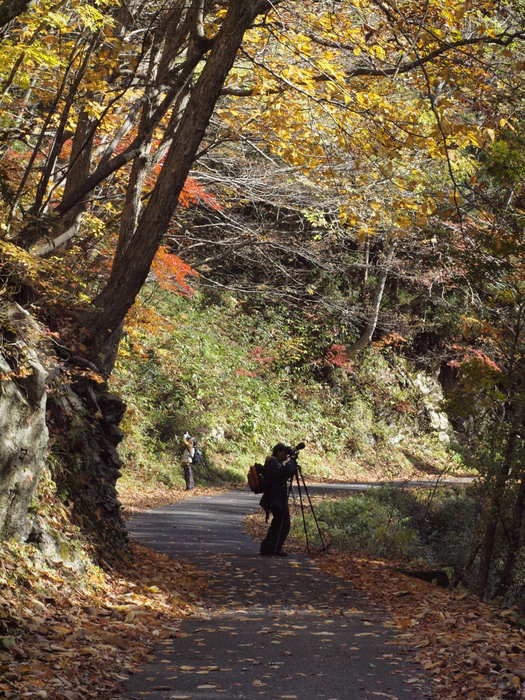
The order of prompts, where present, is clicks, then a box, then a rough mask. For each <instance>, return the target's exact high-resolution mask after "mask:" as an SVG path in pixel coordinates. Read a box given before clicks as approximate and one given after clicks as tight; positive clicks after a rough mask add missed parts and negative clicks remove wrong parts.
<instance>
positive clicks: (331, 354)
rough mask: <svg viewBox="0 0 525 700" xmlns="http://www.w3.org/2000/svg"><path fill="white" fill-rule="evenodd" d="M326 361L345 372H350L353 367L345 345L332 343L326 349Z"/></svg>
mask: <svg viewBox="0 0 525 700" xmlns="http://www.w3.org/2000/svg"><path fill="white" fill-rule="evenodd" d="M326 362H328V364H329V365H332V367H339V368H340V369H344V370H345V371H346V372H351V371H352V370H353V368H354V365H353V362H352V360H351V359H350V358H349V357H348V349H347V347H346V345H340V344H337V343H333V344H332V345H330V347H329V348H328V350H327V351H326Z"/></svg>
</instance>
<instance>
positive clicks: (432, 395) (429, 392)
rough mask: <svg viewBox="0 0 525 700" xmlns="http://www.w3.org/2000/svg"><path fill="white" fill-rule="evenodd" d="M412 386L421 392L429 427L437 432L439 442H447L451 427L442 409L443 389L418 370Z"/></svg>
mask: <svg viewBox="0 0 525 700" xmlns="http://www.w3.org/2000/svg"><path fill="white" fill-rule="evenodd" d="M414 386H415V387H416V389H418V390H419V392H420V393H421V401H422V404H423V407H424V409H425V412H426V415H427V418H428V422H429V425H430V428H431V429H432V430H434V431H435V432H436V433H437V436H438V438H439V440H440V441H441V442H443V443H445V444H448V443H449V442H450V436H451V433H452V427H451V425H450V422H449V420H448V416H447V414H446V413H445V411H444V410H443V390H442V388H441V386H440V384H439V382H438V381H437V380H436V379H434V378H433V377H431V376H430V375H428V374H423V373H422V372H418V374H417V375H416V378H415V379H414Z"/></svg>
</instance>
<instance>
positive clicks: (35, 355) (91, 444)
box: [0, 304, 127, 558]
mask: <svg viewBox="0 0 525 700" xmlns="http://www.w3.org/2000/svg"><path fill="white" fill-rule="evenodd" d="M70 360H71V358H68V357H67V356H66V357H65V358H64V357H63V358H62V360H61V361H59V358H58V357H57V356H56V354H55V353H54V349H53V346H52V344H50V343H49V342H47V341H46V340H45V336H44V334H43V332H42V329H41V328H40V326H39V325H38V324H37V323H36V322H35V321H34V319H33V318H32V317H31V316H30V314H28V313H27V312H26V311H25V310H24V309H22V308H21V307H20V306H18V305H16V304H6V305H4V306H2V307H0V538H2V539H6V538H11V537H13V538H16V539H18V540H20V541H28V542H32V543H33V544H35V545H36V546H39V547H40V548H41V549H42V550H44V549H46V550H47V551H49V550H50V536H49V530H48V528H46V524H45V523H43V522H42V518H41V517H34V516H33V514H32V508H31V504H32V501H33V499H34V498H35V494H36V490H37V486H38V482H39V478H40V476H41V474H42V473H43V471H44V469H45V468H46V466H48V467H49V471H50V473H51V476H52V479H53V480H54V482H55V483H56V487H57V495H58V498H60V499H61V500H62V501H65V502H67V503H68V504H69V505H70V506H71V512H72V513H73V517H74V521H75V524H77V525H78V526H79V527H80V529H81V530H82V532H83V534H84V536H85V538H86V539H87V540H89V541H90V542H91V543H92V544H93V545H94V550H95V551H96V552H98V554H99V555H100V558H105V557H106V556H107V554H108V553H109V552H110V551H111V558H113V557H114V555H115V552H117V553H122V554H126V553H127V534H126V529H125V526H124V523H123V519H122V514H121V509H120V504H119V501H118V498H117V492H116V481H117V479H118V477H119V476H120V466H121V463H120V459H119V457H118V454H117V450H116V446H117V445H118V443H119V442H120V440H121V438H122V433H121V431H120V429H119V427H118V426H119V423H120V420H121V418H122V415H123V413H124V410H125V406H124V404H123V402H122V401H121V400H120V398H119V397H118V396H116V395H115V394H111V393H109V392H108V391H107V388H106V386H105V385H104V384H101V383H98V382H97V381H96V380H94V379H92V378H89V377H88V376H86V374H89V373H87V372H84V371H82V369H81V368H80V367H79V366H78V364H76V365H73V364H72V363H71V361H70ZM50 377H52V381H50ZM51 549H52V547H51Z"/></svg>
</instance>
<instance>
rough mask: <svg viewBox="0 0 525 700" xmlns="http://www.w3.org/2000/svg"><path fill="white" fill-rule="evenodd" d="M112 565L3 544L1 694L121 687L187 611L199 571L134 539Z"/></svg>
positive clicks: (51, 695) (75, 694)
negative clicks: (64, 560) (48, 557)
mask: <svg viewBox="0 0 525 700" xmlns="http://www.w3.org/2000/svg"><path fill="white" fill-rule="evenodd" d="M131 548H132V555H133V558H132V560H131V561H129V562H128V563H127V564H122V565H121V566H120V568H119V569H115V570H112V571H104V570H102V569H101V568H99V567H96V566H94V565H92V564H87V565H86V567H85V568H80V569H73V568H70V567H66V566H64V565H60V564H55V565H50V564H49V563H46V562H45V561H44V560H43V559H42V558H35V556H34V554H35V550H34V548H32V547H30V546H29V545H20V544H15V543H12V542H4V543H2V544H1V545H0V550H1V551H0V557H1V559H0V587H1V590H2V597H1V599H0V697H6V698H13V699H14V698H16V699H17V700H18V699H19V698H23V697H35V698H48V699H49V700H78V698H111V697H116V696H118V693H119V687H120V686H121V684H122V682H123V681H124V680H125V679H126V678H127V673H128V672H129V671H131V670H133V669H135V668H136V667H137V666H138V665H139V664H140V663H142V662H144V661H145V660H146V659H147V656H148V652H149V651H150V650H151V649H152V647H153V646H154V645H156V644H159V643H162V641H163V640H165V639H168V638H169V637H172V636H173V635H174V634H176V632H177V629H178V626H179V624H180V620H181V618H183V617H185V616H187V615H189V614H191V613H192V611H193V609H194V606H195V603H196V601H197V600H198V598H199V596H200V595H201V592H202V590H203V589H204V585H205V584H204V578H203V577H202V576H201V575H200V574H199V573H198V572H197V571H196V570H195V569H193V568H192V567H190V566H187V565H183V564H181V563H179V562H176V561H174V560H173V559H170V558H169V557H167V556H165V555H162V554H158V553H155V552H152V551H151V550H149V549H146V548H145V547H142V546H139V545H137V544H133V545H132V547H131Z"/></svg>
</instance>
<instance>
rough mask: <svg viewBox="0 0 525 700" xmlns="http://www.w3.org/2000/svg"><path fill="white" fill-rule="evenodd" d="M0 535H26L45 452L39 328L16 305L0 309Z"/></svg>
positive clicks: (46, 430) (43, 393) (42, 366)
mask: <svg viewBox="0 0 525 700" xmlns="http://www.w3.org/2000/svg"><path fill="white" fill-rule="evenodd" d="M0 323H1V326H0V331H1V332H0V537H2V538H8V537H15V538H17V539H20V540H24V539H25V538H26V537H27V536H28V535H29V533H30V531H31V528H32V522H31V518H30V516H29V508H30V505H31V501H32V499H33V495H34V493H35V489H36V487H37V485H38V480H39V477H40V474H41V473H42V471H43V469H44V466H45V463H46V457H47V448H48V429H47V425H46V379H47V376H48V375H47V371H46V369H45V368H44V365H43V364H42V361H41V358H40V357H39V356H38V353H37V351H36V350H35V349H34V347H35V345H36V343H37V339H38V337H39V336H40V335H41V332H40V329H39V327H38V325H37V324H36V322H35V321H34V320H33V319H32V318H31V316H30V315H29V314H28V313H27V312H26V311H24V310H23V309H22V308H21V307H20V306H17V305H9V306H4V307H2V308H1V309H0Z"/></svg>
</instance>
